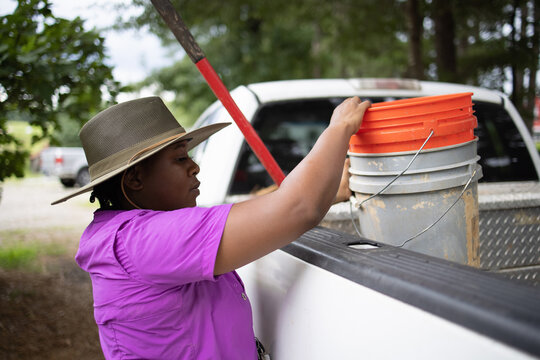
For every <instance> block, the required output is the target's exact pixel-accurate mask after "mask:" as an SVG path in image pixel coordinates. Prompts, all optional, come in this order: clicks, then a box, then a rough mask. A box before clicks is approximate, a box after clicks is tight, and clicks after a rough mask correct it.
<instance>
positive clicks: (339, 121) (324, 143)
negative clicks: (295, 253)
mask: <svg viewBox="0 0 540 360" xmlns="http://www.w3.org/2000/svg"><path fill="white" fill-rule="evenodd" d="M369 106H370V103H369V102H368V101H364V102H361V101H360V99H359V98H358V97H352V98H349V99H347V100H345V101H344V102H343V103H341V104H340V105H339V106H338V107H337V108H336V109H335V110H334V113H333V115H332V118H331V120H330V125H329V126H328V128H326V129H325V131H324V132H323V133H322V134H321V136H320V137H319V139H318V140H317V142H316V143H315V146H314V147H313V149H312V150H311V151H310V153H309V154H308V155H307V156H306V157H305V158H304V160H302V162H300V164H298V166H297V167H296V168H294V170H293V171H292V172H291V173H290V174H289V175H288V176H287V178H285V180H284V181H283V183H282V184H281V186H280V187H279V189H278V190H276V191H274V192H272V193H270V194H266V195H263V196H259V197H257V198H254V199H250V200H247V201H244V202H241V203H238V204H234V205H233V206H232V208H231V212H230V214H229V217H228V219H227V223H226V225H225V229H224V232H223V236H222V239H221V243H220V246H219V250H218V254H217V259H216V264H215V267H214V273H215V274H216V275H218V274H223V273H226V272H229V271H231V270H234V269H237V268H239V267H241V266H243V265H246V264H248V263H250V262H252V261H254V260H256V259H258V258H260V257H262V256H264V255H266V254H268V253H270V252H272V251H274V250H276V249H279V248H281V247H283V246H285V245H286V244H288V243H290V242H292V241H294V240H295V239H297V238H298V237H299V236H300V235H301V234H303V233H304V232H306V231H307V230H309V229H311V228H312V227H314V226H316V225H317V224H318V223H319V222H320V221H321V220H322V218H323V217H324V215H325V214H326V212H327V211H328V209H329V208H330V206H331V205H332V203H333V201H334V199H335V197H336V193H337V190H338V186H339V183H340V179H341V175H342V170H343V164H344V160H345V156H346V154H347V148H348V144H349V139H350V137H351V136H352V135H353V134H354V133H355V132H356V131H357V130H358V129H359V128H360V125H361V124H362V118H363V116H364V113H365V111H366V110H367V109H368V108H369Z"/></svg>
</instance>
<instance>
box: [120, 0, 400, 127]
mask: <svg viewBox="0 0 540 360" xmlns="http://www.w3.org/2000/svg"><path fill="white" fill-rule="evenodd" d="M172 2H173V5H174V6H175V7H176V9H178V10H179V12H180V14H181V16H182V17H183V19H184V21H185V22H186V24H187V26H188V27H189V28H190V30H191V31H192V32H193V34H194V36H195V38H196V39H197V42H198V43H199V44H200V46H201V48H202V49H203V51H204V52H205V54H206V55H207V58H208V59H209V61H210V62H211V64H212V66H213V67H214V68H215V70H216V71H217V72H218V74H219V75H220V76H221V78H222V79H223V81H224V83H225V84H226V85H227V87H228V88H230V89H232V88H234V87H236V86H238V85H241V84H248V83H253V82H261V81H273V80H284V79H301V78H334V77H343V76H346V77H362V76H373V77H375V76H377V77H383V76H401V75H403V73H404V72H405V70H406V67H407V57H406V44H405V43H404V42H403V41H401V40H399V39H398V38H397V37H396V35H395V34H396V32H398V31H401V30H402V29H401V26H402V24H401V23H399V22H397V21H396V18H397V15H398V13H399V9H397V8H396V7H395V6H394V1H393V0H378V1H376V0H364V1H362V2H361V5H359V3H358V2H357V1H355V0H339V1H331V2H328V1H327V2H321V1H318V0H304V1H288V0H274V1H256V0H247V1H246V0H231V1H227V5H226V6H224V5H223V4H222V3H220V2H217V1H213V2H207V1H206V2H205V1H194V0H176V1H174V0H173V1H172ZM134 3H135V4H136V5H139V6H141V7H144V9H145V10H144V12H143V13H142V15H140V16H138V17H135V18H133V19H131V22H130V23H128V24H127V25H126V26H133V27H142V26H148V27H149V28H150V30H152V31H153V32H154V33H156V34H157V35H158V36H160V37H161V38H162V39H163V41H164V43H165V44H169V45H171V47H175V48H176V49H180V45H178V43H177V42H176V40H175V39H174V38H173V37H172V36H171V33H170V31H169V29H168V28H167V27H166V25H165V24H164V22H163V20H162V19H161V18H160V17H159V15H158V14H157V11H156V10H155V9H154V8H153V6H152V5H151V3H150V2H148V1H145V0H135V1H134ZM381 8H384V16H373V14H377V13H379V12H380V9H381ZM149 83H153V84H155V83H157V84H158V85H159V86H160V88H161V89H162V90H173V91H174V92H175V94H176V99H175V103H176V105H177V106H179V107H182V108H184V109H185V111H186V113H187V114H190V115H191V116H192V117H196V116H197V115H199V114H200V112H201V111H202V109H204V108H205V107H206V106H208V105H209V103H211V102H212V101H214V100H215V97H214V95H213V94H212V92H211V91H210V90H209V89H208V86H207V85H206V83H205V82H204V79H203V78H202V76H201V75H200V74H198V71H197V69H196V68H195V67H194V66H193V64H191V63H190V61H189V59H188V58H187V57H186V58H184V59H183V60H181V61H180V62H178V63H176V64H174V65H172V66H171V67H169V68H165V69H162V70H159V71H157V72H156V73H154V74H153V75H152V76H151V77H150V78H148V79H147V81H146V82H145V83H143V84H142V85H148V84H149Z"/></svg>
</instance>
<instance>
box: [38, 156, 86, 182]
mask: <svg viewBox="0 0 540 360" xmlns="http://www.w3.org/2000/svg"><path fill="white" fill-rule="evenodd" d="M33 161H34V162H35V163H36V164H35V165H34V168H35V169H36V170H38V171H40V172H41V173H42V174H44V175H47V176H54V177H57V178H58V179H59V180H60V182H61V183H62V185H64V186H65V187H68V188H69V187H73V186H75V185H77V186H84V185H86V184H88V183H89V182H90V173H89V172H88V162H87V161H86V156H85V154H84V150H83V148H82V147H47V148H45V149H43V150H42V151H41V152H40V153H39V154H38V156H37V157H36V159H34V160H33Z"/></svg>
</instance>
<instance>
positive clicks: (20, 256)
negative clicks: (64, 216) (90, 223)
mask: <svg viewBox="0 0 540 360" xmlns="http://www.w3.org/2000/svg"><path fill="white" fill-rule="evenodd" d="M79 236H80V232H77V231H76V230H73V229H63V228H48V229H33V230H31V231H27V230H5V231H1V232H0V268H2V269H4V270H25V271H32V272H43V269H44V266H43V264H44V263H45V262H48V260H50V259H51V258H58V257H68V256H69V257H72V256H73V255H74V253H75V249H76V246H77V240H78V238H79Z"/></svg>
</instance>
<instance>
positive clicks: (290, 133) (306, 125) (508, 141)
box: [229, 98, 537, 195]
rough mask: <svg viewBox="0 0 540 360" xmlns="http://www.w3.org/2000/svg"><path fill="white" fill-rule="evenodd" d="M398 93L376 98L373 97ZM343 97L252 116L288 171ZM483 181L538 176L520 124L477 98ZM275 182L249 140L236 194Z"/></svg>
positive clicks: (271, 107)
mask: <svg viewBox="0 0 540 360" xmlns="http://www.w3.org/2000/svg"><path fill="white" fill-rule="evenodd" d="M395 99H396V98H371V99H369V100H371V101H372V102H380V101H388V100H395ZM342 101H343V98H328V99H309V100H296V101H289V102H280V103H272V104H266V105H265V106H263V107H262V108H261V109H260V110H259V111H258V113H257V114H256V115H255V118H254V119H253V121H252V124H253V126H254V127H255V130H256V131H257V133H258V134H259V136H260V137H261V139H262V141H263V142H264V143H265V145H266V146H267V147H268V149H269V151H270V153H271V154H272V155H273V156H274V158H275V159H276V161H277V163H278V164H279V166H280V167H281V169H282V170H283V172H284V173H285V174H288V173H289V172H290V171H292V169H294V167H295V166H296V165H297V164H298V163H299V162H300V161H301V160H302V159H303V158H304V156H306V155H307V154H308V152H309V151H310V150H311V148H312V147H313V145H314V144H315V141H316V140H317V138H318V137H319V135H320V134H321V133H322V131H323V130H324V129H325V128H326V127H327V126H328V123H329V121H330V117H331V115H332V112H333V110H334V108H335V107H336V106H337V105H338V104H339V103H341V102H342ZM474 109H475V115H476V117H477V119H478V128H477V129H476V130H475V133H476V135H477V136H478V137H479V142H478V154H479V155H480V157H481V160H480V164H481V165H482V170H483V174H484V175H483V178H482V180H481V181H483V182H494V181H523V180H537V176H536V171H535V168H534V165H533V163H532V160H531V158H530V156H529V153H528V150H527V148H526V146H525V143H524V142H523V138H522V137H521V135H520V133H519V131H518V129H517V128H516V126H515V125H514V122H513V121H512V118H511V117H510V116H509V115H508V113H507V112H506V110H505V109H504V108H503V107H502V106H501V105H497V104H491V103H481V102H476V103H475V105H474ZM272 184H273V181H272V179H271V178H270V176H269V175H268V174H267V173H266V171H265V169H264V168H263V166H262V164H261V163H260V162H259V160H258V159H257V158H256V156H255V154H254V153H253V152H252V151H251V149H249V147H248V146H247V144H245V143H244V146H243V149H242V154H241V156H240V157H239V161H238V164H237V169H236V173H235V178H234V181H233V184H232V187H231V191H230V192H229V193H230V194H231V195H237V194H246V193H250V192H253V191H256V190H258V189H261V188H264V187H267V186H270V185H272Z"/></svg>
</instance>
